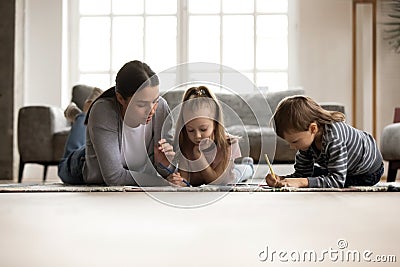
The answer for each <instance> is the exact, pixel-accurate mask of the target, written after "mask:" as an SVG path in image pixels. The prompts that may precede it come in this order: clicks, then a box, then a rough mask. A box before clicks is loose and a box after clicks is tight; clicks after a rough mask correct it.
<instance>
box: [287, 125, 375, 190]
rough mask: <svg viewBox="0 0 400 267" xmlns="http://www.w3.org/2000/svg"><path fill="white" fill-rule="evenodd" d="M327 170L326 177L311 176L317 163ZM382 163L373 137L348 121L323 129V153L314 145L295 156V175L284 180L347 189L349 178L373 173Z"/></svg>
mask: <svg viewBox="0 0 400 267" xmlns="http://www.w3.org/2000/svg"><path fill="white" fill-rule="evenodd" d="M315 163H317V164H318V165H319V166H321V167H323V168H326V169H328V174H327V175H322V176H317V177H311V176H312V174H313V169H314V164H315ZM381 164H382V155H381V153H380V151H379V149H378V147H377V144H376V142H375V140H374V138H373V137H372V136H371V135H370V134H369V133H367V132H364V131H361V130H358V129H356V128H354V127H352V126H350V125H348V124H346V123H345V122H334V123H331V124H327V125H325V127H324V132H323V136H322V146H321V152H319V151H318V150H317V149H316V147H315V145H312V146H311V147H310V148H309V149H308V150H306V151H301V150H299V151H298V152H297V154H296V162H295V165H294V167H295V172H294V173H293V174H290V175H287V176H285V177H307V178H308V184H309V187H344V185H345V181H346V177H347V176H354V175H360V174H366V173H371V172H372V171H375V170H378V168H379V167H380V166H381Z"/></svg>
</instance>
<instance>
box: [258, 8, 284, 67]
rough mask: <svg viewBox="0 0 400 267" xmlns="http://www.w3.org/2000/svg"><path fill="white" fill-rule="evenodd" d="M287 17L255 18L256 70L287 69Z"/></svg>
mask: <svg viewBox="0 0 400 267" xmlns="http://www.w3.org/2000/svg"><path fill="white" fill-rule="evenodd" d="M287 25H288V22H287V16H284V15H272V16H269V15H267V16H258V17H257V29H256V31H257V44H256V46H257V64H256V66H257V68H258V69H287V67H288V44H287V32H288V28H287V27H288V26H287Z"/></svg>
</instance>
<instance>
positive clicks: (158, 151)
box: [154, 139, 175, 166]
mask: <svg viewBox="0 0 400 267" xmlns="http://www.w3.org/2000/svg"><path fill="white" fill-rule="evenodd" d="M174 157H175V152H174V147H173V146H172V145H171V144H170V143H168V142H167V140H165V139H161V140H160V141H158V146H157V148H155V149H154V158H155V161H156V162H161V163H162V164H163V165H165V166H168V165H169V164H170V163H171V162H172V160H173V158H174Z"/></svg>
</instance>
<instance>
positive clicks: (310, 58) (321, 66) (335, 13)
mask: <svg viewBox="0 0 400 267" xmlns="http://www.w3.org/2000/svg"><path fill="white" fill-rule="evenodd" d="M293 2H295V4H296V6H297V12H296V17H297V27H296V29H297V30H296V31H297V32H296V35H297V39H298V46H297V52H298V54H297V59H296V62H297V64H298V65H297V66H296V67H295V71H296V70H297V74H296V80H294V81H293V80H292V81H290V82H291V83H293V84H291V85H293V86H294V85H300V86H302V87H303V88H304V89H305V92H306V94H308V95H309V96H311V97H312V98H314V99H315V100H316V101H318V102H340V103H343V104H344V105H345V107H346V114H347V116H348V118H349V121H351V90H352V89H351V88H352V80H351V70H352V65H351V55H352V48H351V44H352V42H351V36H352V35H351V1H347V0H323V1H321V0H293Z"/></svg>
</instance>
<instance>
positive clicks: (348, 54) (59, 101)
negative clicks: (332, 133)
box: [24, 0, 400, 179]
mask: <svg viewBox="0 0 400 267" xmlns="http://www.w3.org/2000/svg"><path fill="white" fill-rule="evenodd" d="M63 1H64V5H65V1H68V0H26V22H25V23H26V24H25V28H26V38H25V39H26V43H25V53H26V56H25V81H24V85H25V89H24V104H25V105H31V104H51V105H57V106H65V101H66V98H68V95H69V91H68V90H69V89H68V88H67V89H65V86H66V85H63V84H62V83H63V82H62V81H65V80H68V79H66V78H65V75H66V73H67V72H66V70H65V66H66V64H65V62H64V65H63V64H62V51H63V47H62V42H63V38H62V33H61V29H62V27H63V25H62V6H63ZM291 1H292V2H293V4H294V5H293V7H294V8H295V9H296V11H295V16H294V18H293V19H294V20H295V21H294V23H295V24H296V25H295V28H294V32H293V33H294V38H293V39H291V40H290V41H291V42H295V43H296V44H297V47H296V51H297V55H293V54H291V55H290V57H291V59H290V62H291V63H292V64H293V66H291V67H290V68H291V70H295V71H296V70H297V72H296V74H295V75H292V76H290V78H289V82H290V84H289V85H290V86H302V87H304V89H305V90H306V93H307V94H308V95H310V96H311V97H313V98H315V99H316V100H317V101H320V102H321V101H329V102H332V101H334V102H341V103H343V104H344V105H345V107H346V113H347V116H348V121H349V122H351V121H352V114H351V111H352V27H351V23H352V10H351V8H352V1H350V0H323V1H321V0H291ZM378 20H379V18H378ZM381 31H382V29H381V26H380V25H378V54H377V56H378V60H377V63H378V73H377V78H378V80H377V91H378V101H377V108H378V114H377V129H378V133H377V140H378V141H379V136H380V134H381V131H382V129H383V127H384V126H385V125H387V124H389V123H390V122H391V121H392V120H393V109H394V107H395V106H400V90H399V84H400V77H399V76H400V75H399V69H400V55H399V54H394V53H393V52H392V51H390V50H389V47H388V45H387V43H386V41H383V40H382V37H381ZM64 41H65V40H64ZM290 45H291V46H292V47H293V43H292V44H290ZM64 49H65V47H64ZM63 74H64V80H63V77H62V75H63ZM367 78H368V77H367ZM64 83H65V82H64ZM63 86H64V87H63ZM61 88H64V89H61ZM366 116H369V117H370V116H371V115H370V114H368V113H367V114H364V115H363V116H361V117H360V118H359V117H358V116H357V120H361V121H364V120H366V118H367V117H366ZM55 170H56V168H55V167H53V168H50V170H49V177H50V178H52V177H53V178H55V177H57V175H56V171H55ZM41 175H42V168H40V167H34V166H32V165H31V166H29V164H28V166H27V167H26V171H25V175H24V179H29V178H30V177H41Z"/></svg>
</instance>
